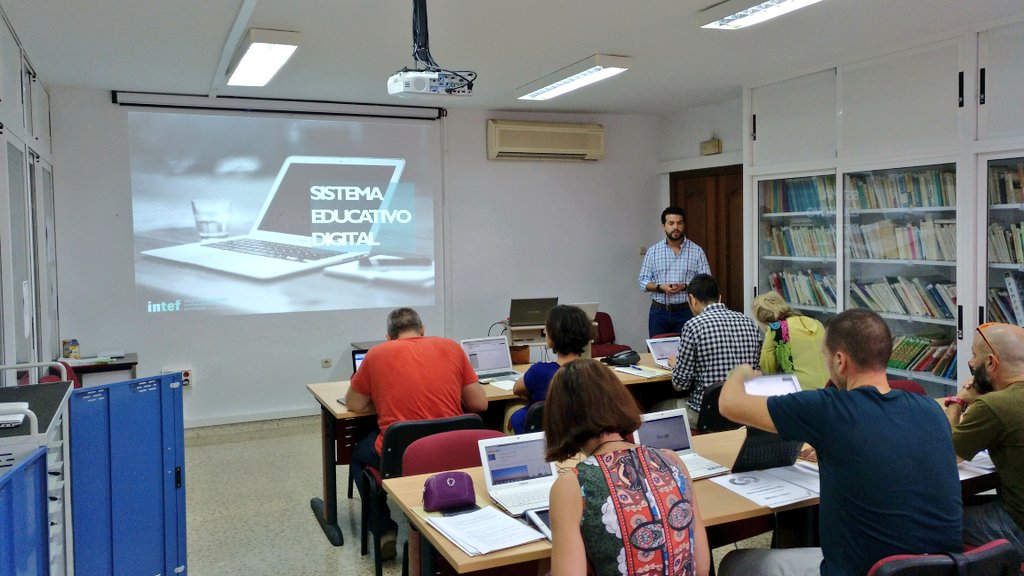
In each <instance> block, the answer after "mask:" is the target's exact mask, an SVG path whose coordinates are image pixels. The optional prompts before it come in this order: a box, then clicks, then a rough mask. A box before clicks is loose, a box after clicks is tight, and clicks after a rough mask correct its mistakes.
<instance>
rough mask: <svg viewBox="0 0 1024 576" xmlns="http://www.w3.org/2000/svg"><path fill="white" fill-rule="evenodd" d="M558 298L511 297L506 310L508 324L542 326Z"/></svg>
mask: <svg viewBox="0 0 1024 576" xmlns="http://www.w3.org/2000/svg"><path fill="white" fill-rule="evenodd" d="M557 305H558V298H513V299H512V306H511V307H510V309H509V312H508V325H509V326H543V325H544V322H545V321H546V320H547V319H548V312H549V311H550V310H551V309H552V308H554V307H555V306H557Z"/></svg>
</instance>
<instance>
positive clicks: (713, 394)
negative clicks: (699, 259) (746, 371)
mask: <svg viewBox="0 0 1024 576" xmlns="http://www.w3.org/2000/svg"><path fill="white" fill-rule="evenodd" d="M722 384H723V382H716V383H714V384H712V385H711V386H708V388H707V390H704V396H703V397H702V398H701V401H700V413H699V415H698V417H697V424H696V427H695V430H696V431H697V432H699V433H701V434H703V433H705V432H722V431H724V430H735V429H737V428H739V427H740V425H739V424H737V423H735V422H733V421H732V420H729V419H728V418H726V417H725V416H722V413H721V412H719V411H718V397H719V396H721V395H722Z"/></svg>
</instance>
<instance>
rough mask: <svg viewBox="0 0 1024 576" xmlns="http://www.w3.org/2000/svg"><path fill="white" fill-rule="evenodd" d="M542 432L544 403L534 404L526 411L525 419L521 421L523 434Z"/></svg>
mask: <svg viewBox="0 0 1024 576" xmlns="http://www.w3.org/2000/svg"><path fill="white" fill-rule="evenodd" d="M542 430H544V401H543V400H541V401H540V402H534V403H533V404H530V407H529V408H527V409H526V418H525V419H524V420H523V432H524V433H529V432H540V431H542Z"/></svg>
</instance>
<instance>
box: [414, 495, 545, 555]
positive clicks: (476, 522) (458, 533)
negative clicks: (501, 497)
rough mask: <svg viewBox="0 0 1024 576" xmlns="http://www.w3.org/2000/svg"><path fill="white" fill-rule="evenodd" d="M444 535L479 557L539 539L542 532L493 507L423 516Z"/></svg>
mask: <svg viewBox="0 0 1024 576" xmlns="http://www.w3.org/2000/svg"><path fill="white" fill-rule="evenodd" d="M427 522H430V524H431V525H432V526H433V527H434V528H437V530H438V531H439V532H440V533H441V534H444V535H445V537H446V538H448V539H449V540H451V541H452V542H454V543H455V545H456V546H458V547H459V548H461V549H462V551H463V552H465V553H466V554H469V555H470V556H479V555H481V554H487V553H488V552H494V551H495V550H502V549H504V548H512V547H513V546H519V545H520V544H526V543H527V542H534V541H536V540H541V539H543V538H544V535H543V534H541V533H540V532H538V531H536V530H534V529H533V528H530V527H529V526H527V525H525V524H523V523H522V522H519V521H518V520H516V519H515V518H512V517H511V516H509V515H507V514H505V513H504V512H502V511H500V510H498V509H497V508H495V507H493V506H484V507H483V508H481V509H479V510H477V511H475V512H468V513H466V514H459V515H457V516H442V517H433V516H432V517H430V518H427Z"/></svg>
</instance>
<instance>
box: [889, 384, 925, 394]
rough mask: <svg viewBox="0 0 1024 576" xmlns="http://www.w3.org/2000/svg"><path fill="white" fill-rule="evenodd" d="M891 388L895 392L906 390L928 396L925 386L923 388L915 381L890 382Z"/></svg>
mask: <svg viewBox="0 0 1024 576" xmlns="http://www.w3.org/2000/svg"><path fill="white" fill-rule="evenodd" d="M889 387H890V388H892V389H893V390H906V391H907V392H913V393H914V394H920V395H921V396H927V395H928V392H927V391H926V390H925V389H924V386H921V385H920V384H919V383H917V382H914V381H913V380H889Z"/></svg>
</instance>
